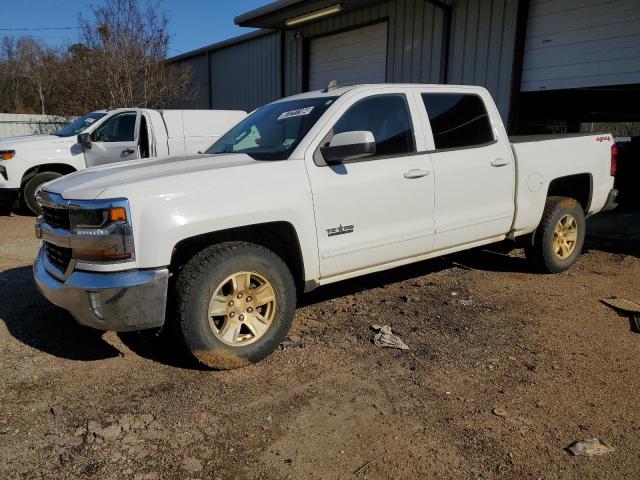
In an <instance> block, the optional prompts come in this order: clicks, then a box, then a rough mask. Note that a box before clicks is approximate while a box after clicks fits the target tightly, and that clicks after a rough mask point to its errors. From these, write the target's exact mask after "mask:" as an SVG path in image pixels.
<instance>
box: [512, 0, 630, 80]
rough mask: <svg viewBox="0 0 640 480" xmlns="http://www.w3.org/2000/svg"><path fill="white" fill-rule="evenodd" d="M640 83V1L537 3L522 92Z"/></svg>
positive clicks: (545, 0)
mask: <svg viewBox="0 0 640 480" xmlns="http://www.w3.org/2000/svg"><path fill="white" fill-rule="evenodd" d="M627 83H640V1H639V0H563V1H556V0H532V1H531V3H530V4H529V20H528V22H527V33H526V41H525V53H524V65H523V70H522V85H521V90H522V91H524V92H527V91H538V90H557V89H562V88H579V87H595V86H603V85H622V84H627Z"/></svg>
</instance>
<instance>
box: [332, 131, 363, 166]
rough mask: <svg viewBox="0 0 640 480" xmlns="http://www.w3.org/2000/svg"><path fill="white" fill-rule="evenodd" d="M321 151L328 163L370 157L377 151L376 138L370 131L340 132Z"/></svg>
mask: <svg viewBox="0 0 640 480" xmlns="http://www.w3.org/2000/svg"><path fill="white" fill-rule="evenodd" d="M320 152H321V153H322V156H323V158H324V161H325V162H327V163H328V164H331V163H338V162H341V161H344V160H353V159H356V158H362V157H368V156H370V155H375V153H376V140H375V138H374V137H373V133H371V132H368V131H353V132H344V133H338V134H336V135H334V136H333V138H332V139H331V142H330V143H329V145H326V146H324V147H322V148H320Z"/></svg>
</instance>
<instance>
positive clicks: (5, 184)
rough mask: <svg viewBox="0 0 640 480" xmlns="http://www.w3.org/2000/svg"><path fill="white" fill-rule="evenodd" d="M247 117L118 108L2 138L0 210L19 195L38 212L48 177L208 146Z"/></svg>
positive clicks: (235, 113)
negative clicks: (52, 130)
mask: <svg viewBox="0 0 640 480" xmlns="http://www.w3.org/2000/svg"><path fill="white" fill-rule="evenodd" d="M245 116H246V113H245V112H241V111H227V110H218V111H215V110H151V109H146V108H122V109H117V110H108V111H107V110H103V111H97V112H91V113H89V114H87V115H84V116H82V117H80V118H78V119H77V120H75V121H74V122H73V123H71V124H70V125H68V126H66V127H65V128H63V129H62V130H60V131H59V132H58V133H56V134H55V135H30V136H22V137H11V138H2V139H0V210H3V211H7V210H9V209H10V208H11V206H12V205H13V204H14V203H15V201H16V200H18V199H21V200H22V204H23V206H24V207H26V209H28V210H30V211H32V212H33V213H39V212H40V207H39V206H38V204H37V202H36V200H35V192H36V190H37V189H38V187H40V185H42V184H43V183H46V182H48V181H51V180H53V179H56V178H58V177H61V176H62V175H65V174H67V173H71V172H75V171H78V170H82V169H84V168H88V167H94V166H96V165H105V164H107V163H113V162H121V161H124V160H131V159H134V158H149V157H159V156H164V155H184V154H192V153H196V152H198V151H201V150H206V149H207V148H208V147H209V146H211V144H213V143H214V142H215V141H216V140H217V139H218V138H220V136H221V135H222V134H223V133H225V132H226V131H227V130H229V129H230V128H231V127H232V126H234V125H235V124H236V123H238V122H239V121H240V120H241V119H242V118H244V117H245Z"/></svg>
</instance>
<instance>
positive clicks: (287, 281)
mask: <svg viewBox="0 0 640 480" xmlns="http://www.w3.org/2000/svg"><path fill="white" fill-rule="evenodd" d="M612 146H613V139H612V137H611V135H608V134H597V135H575V136H572V135H568V136H555V137H530V138H529V139H525V138H517V139H515V140H514V141H513V142H510V140H509V138H508V137H507V133H506V131H505V129H504V126H503V124H502V120H501V118H500V116H499V113H498V110H497V108H496V106H495V104H494V102H493V100H492V98H491V96H490V95H489V93H488V92H487V91H486V90H485V89H484V88H481V87H472V86H451V85H391V84H389V85H363V86H351V87H343V88H329V87H328V88H327V89H325V90H324V91H322V92H311V93H306V94H302V95H297V96H294V97H289V98H285V99H282V100H279V101H276V102H273V103H270V104H268V105H266V106H264V107H262V108H260V109H258V110H256V111H255V112H253V113H252V114H250V115H249V116H248V117H247V118H245V119H244V120H243V121H241V122H240V123H239V124H238V125H236V126H235V127H234V128H232V129H231V130H230V131H229V132H228V133H227V134H225V135H224V136H222V137H221V138H220V139H219V140H218V141H217V142H216V143H215V144H214V145H213V146H212V147H211V148H209V149H208V150H207V152H206V154H204V155H196V156H191V157H184V158H183V157H173V158H158V159H149V160H144V161H138V162H137V163H136V164H135V168H131V167H132V165H133V163H132V162H127V163H125V164H122V165H111V166H106V167H100V168H93V169H90V170H87V171H85V172H78V173H75V174H72V175H69V176H66V177H64V178H62V179H59V180H56V181H54V182H51V183H49V184H47V185H46V186H44V187H43V189H41V190H40V192H39V193H38V200H39V202H40V203H41V205H42V206H43V215H42V216H40V217H39V218H38V221H37V225H36V234H37V235H38V237H39V238H41V239H42V240H43V245H42V248H41V250H40V253H39V254H38V257H37V259H36V262H35V264H34V275H35V280H36V283H37V285H38V287H39V288H40V290H41V292H42V293H43V294H44V295H45V296H46V297H47V298H48V299H49V300H50V301H51V302H53V303H54V304H56V305H58V306H60V307H63V308H65V309H67V310H68V311H69V312H70V313H71V314H72V315H73V316H74V317H75V318H76V320H77V321H79V322H80V323H82V324H84V325H89V326H92V327H95V328H98V329H103V330H118V331H124V330H141V329H146V328H154V327H163V326H165V325H166V326H168V327H170V328H175V329H176V331H177V332H179V334H178V335H174V337H178V338H182V339H184V343H185V344H186V346H187V347H188V348H189V349H190V351H191V353H192V354H193V355H194V356H195V357H196V358H197V359H198V360H199V361H200V362H202V363H204V364H206V365H208V366H210V367H214V368H234V367H238V366H242V365H246V364H249V363H251V362H256V361H259V360H260V359H262V358H263V357H265V356H266V355H268V354H269V353H270V352H272V351H273V350H274V349H275V348H276V347H277V346H278V344H279V343H280V342H281V340H282V339H283V338H284V337H285V335H286V334H287V331H288V329H289V327H290V325H291V321H292V319H293V314H294V310H295V305H296V301H297V299H298V297H299V295H300V294H301V293H302V292H303V291H307V290H311V289H313V288H315V287H317V286H319V285H324V284H328V283H332V282H336V281H339V280H343V279H347V278H351V277H356V276H358V275H364V274H367V273H370V272H375V271H380V270H384V269H388V268H392V267H396V266H399V265H404V264H408V263H411V262H416V261H420V260H425V259H428V258H432V257H437V256H440V255H445V254H449V253H452V252H456V251H459V250H464V249H468V248H472V247H477V246H480V245H486V244H489V243H494V242H500V241H504V240H506V239H512V240H518V241H520V242H521V244H522V245H524V246H525V251H526V255H527V258H528V259H529V260H531V262H532V264H533V265H534V266H535V268H537V269H539V270H541V271H545V272H560V271H563V270H565V269H567V268H569V267H570V266H571V265H572V264H573V263H574V262H575V261H576V258H577V256H578V255H579V253H580V251H581V249H582V245H583V242H584V238H585V228H586V223H585V218H586V216H588V215H593V214H595V213H597V212H600V211H602V210H606V209H609V208H612V207H613V206H614V205H615V197H616V192H615V190H614V189H613V180H614V177H613V176H612V174H613V171H614V170H615V156H614V155H613V153H614V152H615V149H612V148H611V147H612ZM180 334H181V335H180Z"/></svg>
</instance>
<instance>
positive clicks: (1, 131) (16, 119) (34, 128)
mask: <svg viewBox="0 0 640 480" xmlns="http://www.w3.org/2000/svg"><path fill="white" fill-rule="evenodd" d="M71 120H72V119H70V118H67V117H60V116H55V115H31V114H28V113H0V138H5V137H16V136H18V135H37V134H42V133H55V132H57V131H58V130H60V129H61V128H62V127H64V126H65V125H67V124H68V123H69V122H71Z"/></svg>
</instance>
